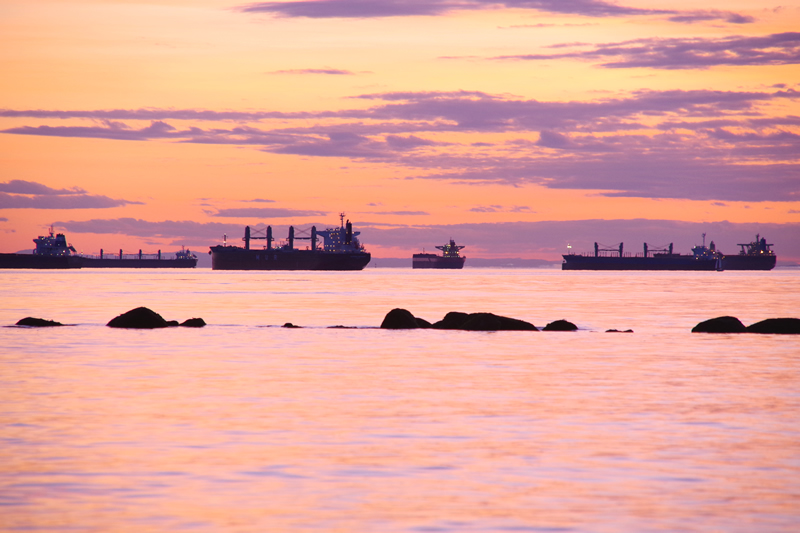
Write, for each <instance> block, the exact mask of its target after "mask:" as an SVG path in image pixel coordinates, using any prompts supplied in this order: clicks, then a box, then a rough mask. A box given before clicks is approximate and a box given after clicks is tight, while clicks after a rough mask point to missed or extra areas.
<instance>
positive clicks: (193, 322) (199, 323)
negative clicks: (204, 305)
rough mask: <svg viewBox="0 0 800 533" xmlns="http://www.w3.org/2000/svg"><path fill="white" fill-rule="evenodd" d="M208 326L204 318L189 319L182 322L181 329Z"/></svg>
mask: <svg viewBox="0 0 800 533" xmlns="http://www.w3.org/2000/svg"><path fill="white" fill-rule="evenodd" d="M205 325H206V321H205V320H203V319H202V318H189V319H187V320H184V321H183V322H181V327H184V328H202V327H203V326H205Z"/></svg>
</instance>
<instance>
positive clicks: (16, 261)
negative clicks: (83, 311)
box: [0, 226, 197, 269]
mask: <svg viewBox="0 0 800 533" xmlns="http://www.w3.org/2000/svg"><path fill="white" fill-rule="evenodd" d="M33 242H34V243H36V248H35V249H34V250H33V253H32V254H0V268H39V269H63V268H194V267H195V265H197V257H196V256H195V255H194V254H192V253H191V252H190V251H189V250H181V251H180V252H177V253H176V254H175V258H174V259H171V258H167V257H166V256H164V257H162V255H161V250H159V251H158V253H157V254H142V251H141V250H139V253H138V254H127V255H125V254H123V253H122V250H120V251H119V255H111V256H109V255H104V254H103V250H100V255H99V256H92V255H83V254H78V253H76V251H75V247H73V246H72V245H71V244H68V243H67V238H66V236H65V235H64V234H63V233H57V234H54V233H53V228H52V226H51V227H50V233H49V235H40V236H39V237H38V238H36V239H33Z"/></svg>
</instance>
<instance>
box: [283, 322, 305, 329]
mask: <svg viewBox="0 0 800 533" xmlns="http://www.w3.org/2000/svg"><path fill="white" fill-rule="evenodd" d="M281 327H282V328H301V327H302V326H295V325H294V324H292V323H291V322H287V323H286V324H284V325H282V326H281Z"/></svg>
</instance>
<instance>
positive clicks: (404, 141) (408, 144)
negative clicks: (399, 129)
mask: <svg viewBox="0 0 800 533" xmlns="http://www.w3.org/2000/svg"><path fill="white" fill-rule="evenodd" d="M386 144H388V145H389V147H391V148H392V149H394V150H413V149H415V148H419V147H421V146H435V145H436V144H438V143H436V142H434V141H429V140H427V139H422V138H420V137H416V136H414V135H409V136H408V137H403V136H400V135H387V136H386Z"/></svg>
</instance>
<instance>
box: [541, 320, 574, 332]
mask: <svg viewBox="0 0 800 533" xmlns="http://www.w3.org/2000/svg"><path fill="white" fill-rule="evenodd" d="M577 330H578V326H576V325H575V324H573V323H572V322H570V321H568V320H556V321H553V322H550V323H549V324H547V325H546V326H545V327H544V329H543V330H542V331H577Z"/></svg>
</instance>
